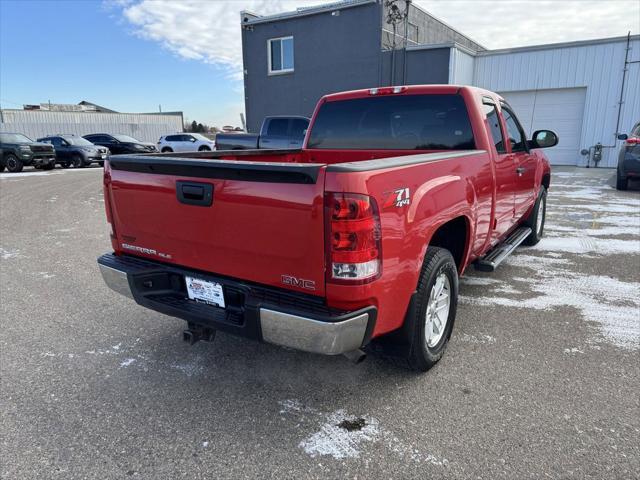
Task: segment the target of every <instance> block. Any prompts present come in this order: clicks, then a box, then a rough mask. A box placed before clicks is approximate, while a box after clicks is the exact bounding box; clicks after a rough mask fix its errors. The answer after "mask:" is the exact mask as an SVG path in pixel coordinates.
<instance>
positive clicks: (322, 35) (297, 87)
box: [242, 3, 381, 132]
mask: <svg viewBox="0 0 640 480" xmlns="http://www.w3.org/2000/svg"><path fill="white" fill-rule="evenodd" d="M380 15H381V7H380V5H379V4H377V3H372V4H365V5H361V6H357V7H351V8H345V9H343V10H340V15H338V16H333V15H331V12H330V11H328V12H323V13H318V14H314V15H308V16H302V17H296V18H290V19H283V20H278V21H272V22H266V23H258V24H253V25H251V27H253V31H251V30H248V29H246V28H245V29H243V31H242V52H243V61H244V68H245V75H244V87H245V108H246V115H247V128H248V129H249V131H252V132H257V131H258V130H259V128H260V124H261V123H262V119H263V118H264V117H265V116H267V115H307V116H310V115H311V114H312V113H313V109H314V107H315V105H316V103H317V101H318V99H319V98H320V97H322V96H323V95H326V94H328V93H333V92H339V91H342V90H353V89H358V88H367V87H375V86H377V82H378V79H379V77H380V35H381V33H380V21H381V20H380ZM288 35H292V36H293V43H294V70H295V71H294V72H293V73H289V74H283V75H271V76H270V75H268V65H267V62H268V60H267V59H268V54H267V41H268V40H269V39H270V38H277V37H283V36H288Z"/></svg>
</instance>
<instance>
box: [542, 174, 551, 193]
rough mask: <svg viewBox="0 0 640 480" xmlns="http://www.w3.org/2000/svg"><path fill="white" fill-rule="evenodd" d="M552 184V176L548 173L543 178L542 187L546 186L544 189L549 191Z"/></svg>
mask: <svg viewBox="0 0 640 480" xmlns="http://www.w3.org/2000/svg"><path fill="white" fill-rule="evenodd" d="M550 184H551V175H550V174H548V173H545V174H544V175H543V177H542V185H543V186H544V188H546V189H547V190H549V185H550Z"/></svg>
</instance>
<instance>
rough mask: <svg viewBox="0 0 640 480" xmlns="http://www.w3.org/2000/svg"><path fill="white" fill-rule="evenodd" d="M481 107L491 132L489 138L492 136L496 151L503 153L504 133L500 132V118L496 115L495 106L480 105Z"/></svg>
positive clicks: (504, 150)
mask: <svg viewBox="0 0 640 480" xmlns="http://www.w3.org/2000/svg"><path fill="white" fill-rule="evenodd" d="M482 108H483V109H484V113H485V114H486V115H487V123H488V124H489V131H490V132H491V138H493V144H494V145H495V146H496V150H497V151H498V153H505V152H506V149H505V144H504V134H503V133H502V126H501V125H500V118H499V117H498V111H497V110H496V106H495V105H482Z"/></svg>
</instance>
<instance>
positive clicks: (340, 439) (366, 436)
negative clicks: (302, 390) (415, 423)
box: [278, 399, 449, 466]
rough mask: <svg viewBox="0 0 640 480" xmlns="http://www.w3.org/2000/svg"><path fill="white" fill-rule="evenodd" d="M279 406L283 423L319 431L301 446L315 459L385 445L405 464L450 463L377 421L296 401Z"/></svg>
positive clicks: (341, 456) (342, 456) (350, 455)
mask: <svg viewBox="0 0 640 480" xmlns="http://www.w3.org/2000/svg"><path fill="white" fill-rule="evenodd" d="M278 403H279V404H280V414H281V415H283V419H285V420H286V419H288V418H289V419H291V420H293V421H295V422H296V424H297V426H298V427H299V428H302V429H304V430H305V431H309V430H316V431H313V432H312V433H310V434H308V435H307V434H306V433H305V434H303V435H306V436H305V437H304V438H303V439H302V440H301V441H300V443H299V444H298V447H299V448H301V449H302V450H304V452H305V453H307V454H308V455H309V456H311V457H314V458H315V457H323V456H330V457H333V458H334V459H336V460H343V459H346V458H357V457H359V456H360V454H361V452H362V450H364V449H365V448H366V445H367V444H373V443H381V444H382V448H384V449H385V450H387V451H389V452H390V453H392V454H393V455H395V456H398V457H400V458H402V459H405V460H410V461H413V462H416V463H430V464H432V465H438V466H447V465H448V463H449V462H448V460H447V459H446V458H438V457H436V456H434V455H432V454H429V453H425V452H424V451H422V450H421V449H419V448H415V447H413V446H411V445H408V444H407V443H405V442H403V441H401V440H400V439H399V438H398V437H397V436H396V435H395V434H394V433H393V432H391V431H390V430H388V429H386V428H384V427H383V426H382V425H381V424H380V422H379V421H378V420H377V419H376V418H373V417H370V416H367V415H364V416H356V415H351V414H349V413H347V412H346V411H345V410H342V409H339V410H336V411H333V412H322V411H320V410H318V409H316V408H313V407H310V406H307V405H304V404H303V403H302V402H300V401H299V400H296V399H288V400H283V401H281V402H278Z"/></svg>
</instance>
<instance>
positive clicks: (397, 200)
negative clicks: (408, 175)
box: [384, 187, 411, 208]
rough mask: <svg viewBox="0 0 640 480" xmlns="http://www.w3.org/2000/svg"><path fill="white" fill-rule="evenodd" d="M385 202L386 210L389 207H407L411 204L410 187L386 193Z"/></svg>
mask: <svg viewBox="0 0 640 480" xmlns="http://www.w3.org/2000/svg"><path fill="white" fill-rule="evenodd" d="M384 195H385V201H384V208H387V207H396V208H400V207H405V206H407V205H409V204H410V203H411V194H410V193H409V188H408V187H403V188H398V189H396V190H392V191H390V192H384Z"/></svg>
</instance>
